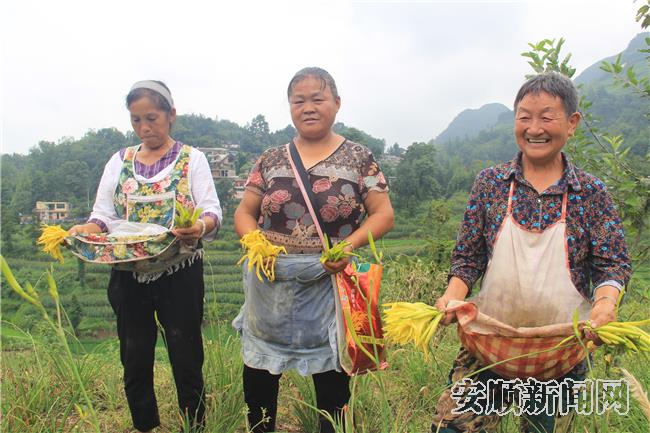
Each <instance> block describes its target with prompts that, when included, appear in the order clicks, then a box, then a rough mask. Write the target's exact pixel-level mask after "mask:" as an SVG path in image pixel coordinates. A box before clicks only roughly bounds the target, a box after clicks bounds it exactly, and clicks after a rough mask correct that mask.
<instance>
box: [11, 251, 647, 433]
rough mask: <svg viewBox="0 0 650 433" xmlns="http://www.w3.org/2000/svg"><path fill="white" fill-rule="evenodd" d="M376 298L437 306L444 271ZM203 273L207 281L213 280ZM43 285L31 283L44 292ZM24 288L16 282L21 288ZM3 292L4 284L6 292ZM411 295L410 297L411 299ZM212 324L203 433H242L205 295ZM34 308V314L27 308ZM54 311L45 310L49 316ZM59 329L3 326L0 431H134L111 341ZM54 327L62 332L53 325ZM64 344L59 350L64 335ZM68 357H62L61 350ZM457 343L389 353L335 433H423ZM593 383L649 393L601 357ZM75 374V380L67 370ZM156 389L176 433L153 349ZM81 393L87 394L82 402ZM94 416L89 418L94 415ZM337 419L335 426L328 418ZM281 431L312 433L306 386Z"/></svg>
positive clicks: (289, 381) (616, 425)
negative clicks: (626, 382)
mask: <svg viewBox="0 0 650 433" xmlns="http://www.w3.org/2000/svg"><path fill="white" fill-rule="evenodd" d="M386 266H387V269H386V273H385V280H384V284H383V287H382V290H383V291H384V293H383V296H382V299H383V300H384V301H391V300H409V298H408V296H418V299H421V298H425V299H429V300H431V299H435V297H436V296H437V295H438V294H439V293H440V291H441V290H442V289H443V287H444V284H445V279H444V278H443V277H442V273H443V270H442V269H438V268H436V267H435V266H432V265H429V264H428V263H427V262H425V261H420V262H418V261H417V260H416V259H400V260H398V261H395V262H388V263H387V265H386ZM211 272H212V271H211V270H210V267H209V265H208V266H206V274H208V275H210V274H211ZM46 282H47V281H46V280H45V279H43V280H42V281H41V282H39V283H38V284H36V285H35V289H36V290H38V289H39V287H40V286H43V287H46ZM21 283H22V281H21ZM218 283H219V279H218V278H210V279H206V284H207V287H206V292H214V291H216V290H217V288H216V285H217V284H218ZM5 286H6V285H5ZM649 286H650V282H648V281H646V280H639V279H637V280H635V281H634V283H633V288H634V289H635V290H631V291H630V293H629V295H628V299H627V302H626V303H625V304H624V305H623V307H622V312H621V318H623V319H636V318H639V317H641V316H647V314H648V308H647V299H646V298H644V297H643V296H644V294H645V293H646V292H647V290H648V287H649ZM414 293H417V295H413V294H414ZM206 299H209V301H207V303H206V307H207V308H206V311H207V312H208V317H206V322H208V323H210V325H208V326H207V327H206V329H205V334H204V335H205V338H204V345H205V346H204V348H205V365H204V375H205V381H206V391H205V392H206V399H207V411H206V432H210V433H212V432H218V433H245V432H246V416H245V411H246V408H245V404H244V399H243V391H242V379H241V375H242V362H241V355H240V345H239V339H238V338H237V336H236V335H235V334H234V332H233V331H232V329H231V327H230V325H229V323H227V322H220V321H218V320H214V317H211V316H210V314H213V312H218V311H219V310H220V309H223V308H230V307H226V306H225V305H224V304H221V303H219V302H218V298H217V297H216V296H214V295H209V296H206ZM31 308H37V307H35V306H31ZM48 311H51V310H48ZM59 311H60V313H59V314H60V317H61V321H60V322H59V321H58V319H57V317H59V316H56V315H53V316H51V317H53V319H52V320H53V322H52V323H53V324H54V325H55V326H54V327H53V326H50V324H46V323H45V322H44V323H43V324H41V325H40V326H38V327H36V328H34V329H33V331H32V332H31V333H30V332H27V331H22V330H20V329H16V328H15V327H14V326H13V325H11V324H9V323H6V322H3V323H2V326H3V333H2V334H3V342H4V341H5V334H7V335H9V334H11V335H12V337H11V338H12V340H16V341H17V340H19V341H21V344H20V345H11V347H9V346H8V345H5V350H3V352H2V385H1V386H2V389H1V391H2V403H1V405H2V406H1V407H2V418H1V420H0V422H1V428H0V430H1V431H3V432H16V433H23V432H44V433H55V432H56V433H68V432H82V433H86V432H96V431H101V432H111V433H112V432H117V433H127V432H132V431H133V429H132V424H131V419H130V414H129V409H128V406H127V404H126V398H125V397H124V391H123V382H122V367H121V365H120V360H119V345H118V342H117V339H116V338H115V337H113V338H110V339H108V340H106V341H105V342H103V343H102V344H99V345H96V346H94V348H93V350H86V349H84V347H83V346H82V345H81V344H80V343H79V342H78V341H77V340H76V338H75V337H74V334H73V333H72V332H71V330H70V328H69V326H68V324H67V322H66V320H65V312H64V311H63V308H62V306H60V310H59ZM59 323H60V325H59ZM62 336H63V337H65V342H64V341H63V340H62V339H61V337H62ZM66 346H67V347H68V349H69V350H66V349H65V347H66ZM458 347H459V343H458V339H457V337H456V333H455V329H454V328H447V329H446V330H444V331H443V332H442V334H441V335H440V336H439V341H438V343H437V345H436V350H435V351H434V353H433V357H432V358H430V359H429V360H425V359H424V357H423V356H422V354H421V353H419V352H417V351H415V350H414V349H412V348H410V347H405V348H397V347H389V351H388V359H387V360H388V362H389V364H390V367H389V369H388V370H387V371H383V372H379V373H370V374H367V375H364V376H358V377H354V378H353V379H352V381H351V387H352V399H351V401H350V405H349V410H348V411H347V413H346V417H347V423H346V424H341V423H338V424H337V425H336V429H337V432H339V433H341V432H344V433H350V432H351V431H352V426H354V432H356V433H407V432H408V433H412V432H416V433H417V432H428V431H430V424H431V419H432V416H433V412H434V409H435V404H436V401H437V399H438V397H439V395H440V393H441V392H442V391H443V390H444V389H445V387H446V386H448V384H447V376H448V373H449V369H450V367H451V364H452V361H453V359H454V357H455V356H456V353H457V351H458ZM593 365H594V371H593V373H592V378H608V379H618V378H620V377H622V373H621V372H620V370H619V367H625V368H627V369H628V370H629V371H630V372H631V373H632V374H633V375H634V376H635V377H636V378H637V379H638V382H639V384H640V386H642V387H644V388H645V390H646V392H647V390H648V388H649V387H650V386H649V384H650V366H649V365H648V364H647V363H643V362H640V359H639V358H637V357H636V356H634V355H629V354H618V353H607V352H606V351H604V350H603V349H599V350H598V351H596V352H595V355H594V362H593ZM75 370H76V371H77V373H78V377H77V376H75V374H74V371H75ZM155 388H156V394H157V397H158V404H159V408H160V414H161V423H162V424H161V427H160V428H158V429H157V431H158V432H169V431H172V432H173V431H178V429H179V427H180V425H181V424H182V422H183V420H182V419H181V417H180V415H179V413H178V409H177V400H176V391H175V386H174V381H173V377H172V373H171V367H170V365H169V361H168V359H167V354H166V353H165V349H164V347H157V348H156V364H155ZM84 390H85V393H86V395H87V399H86V397H84ZM93 413H94V415H93ZM332 421H334V420H332ZM518 421H519V419H518V418H516V417H515V416H513V415H509V416H507V417H505V419H504V420H503V421H502V423H501V426H500V427H499V431H500V432H516V431H517V430H518ZM277 425H278V426H279V428H280V431H288V432H308V433H311V432H314V431H316V430H315V429H316V426H317V425H318V413H317V412H316V409H315V395H314V391H313V385H312V381H311V380H310V379H309V378H302V377H300V376H298V375H297V374H291V373H290V374H287V375H285V377H284V378H283V382H282V386H281V396H280V405H279V410H278V424H277ZM596 430H597V431H598V432H599V433H619V432H630V433H647V432H648V431H650V424H649V423H648V420H647V419H646V418H645V417H644V415H643V410H642V407H641V406H640V405H639V403H638V402H637V401H636V400H634V399H631V401H630V411H629V413H628V414H627V415H625V416H620V415H617V414H616V413H614V412H608V413H606V414H604V415H603V416H599V417H584V416H577V417H576V420H575V423H574V428H573V431H576V432H585V431H586V432H594V431H596Z"/></svg>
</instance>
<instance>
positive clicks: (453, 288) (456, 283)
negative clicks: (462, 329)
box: [435, 277, 469, 326]
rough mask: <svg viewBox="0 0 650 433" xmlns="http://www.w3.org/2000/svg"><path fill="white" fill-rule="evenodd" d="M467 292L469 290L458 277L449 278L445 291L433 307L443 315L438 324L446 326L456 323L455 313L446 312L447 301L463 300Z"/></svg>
mask: <svg viewBox="0 0 650 433" xmlns="http://www.w3.org/2000/svg"><path fill="white" fill-rule="evenodd" d="M468 292H469V288H468V287H467V284H465V282H464V281H463V280H461V279H460V278H458V277H451V279H450V280H449V285H448V286H447V290H446V291H445V293H444V294H443V295H442V296H441V297H439V298H438V300H437V301H436V304H435V307H436V308H437V309H438V311H442V312H444V313H445V318H444V319H442V322H440V323H442V324H443V325H445V326H447V325H449V324H450V323H452V322H454V321H456V313H454V312H447V304H448V303H449V301H462V300H464V299H465V297H466V296H467V293H468Z"/></svg>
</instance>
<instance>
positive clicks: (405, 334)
mask: <svg viewBox="0 0 650 433" xmlns="http://www.w3.org/2000/svg"><path fill="white" fill-rule="evenodd" d="M383 306H384V308H386V309H385V310H384V315H385V319H384V336H385V337H386V339H388V340H389V341H392V342H394V343H397V344H401V345H405V344H408V343H413V344H414V345H415V347H416V348H418V349H420V350H421V351H422V352H423V353H424V356H425V358H428V357H429V343H430V341H431V339H432V338H433V336H434V335H435V334H436V330H437V329H438V325H439V324H440V321H441V320H442V319H443V317H444V316H445V315H444V313H443V312H441V311H439V310H438V309H437V308H435V307H432V306H430V305H427V304H425V303H423V302H414V303H412V302H391V303H387V304H384V305H383Z"/></svg>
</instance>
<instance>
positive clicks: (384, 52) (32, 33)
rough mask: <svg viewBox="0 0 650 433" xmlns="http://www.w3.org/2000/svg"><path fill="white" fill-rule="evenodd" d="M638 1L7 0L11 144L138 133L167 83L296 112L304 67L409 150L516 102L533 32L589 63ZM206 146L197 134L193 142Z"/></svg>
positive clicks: (377, 130)
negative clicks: (141, 109)
mask: <svg viewBox="0 0 650 433" xmlns="http://www.w3.org/2000/svg"><path fill="white" fill-rule="evenodd" d="M641 4H643V0H641V2H636V3H634V2H633V1H632V0H585V1H582V0H545V1H412V2H396V1H395V2H385V1H355V2H349V1H345V2H343V1H326V2H315V1H307V0H295V1H277V0H263V1H242V0H237V1H218V2H217V1H210V2H208V1H205V2H199V1H193V0H185V1H182V2H181V1H173V2H172V1H162V0H157V1H149V0H137V1H134V0H130V1H123V0H112V1H107V2H97V1H88V0H84V1H68V0H58V1H45V0H43V1H32V0H13V1H7V2H3V5H2V6H1V7H0V8H1V9H0V10H1V15H2V18H0V20H1V23H0V27H1V29H0V32H1V33H2V41H1V43H2V107H1V111H0V116H1V119H2V152H3V153H12V152H19V153H27V152H28V150H29V148H30V147H32V146H34V145H36V144H37V143H38V142H39V141H40V140H49V141H55V142H56V141H59V140H60V139H61V138H63V137H74V138H80V137H81V136H83V135H84V133H85V132H87V131H88V130H89V129H100V128H105V127H116V128H118V129H119V130H120V131H122V132H126V131H128V130H129V129H130V124H129V116H128V112H127V111H126V109H125V107H124V97H125V95H126V93H127V92H128V89H129V88H130V86H131V84H132V83H133V82H135V81H138V80H142V79H159V80H163V81H165V82H166V83H167V84H168V86H169V87H170V88H171V91H172V95H173V97H174V100H175V103H176V107H177V110H178V113H179V114H188V113H197V114H203V115H205V116H207V117H211V118H214V117H218V118H219V119H228V120H231V121H234V122H237V123H238V124H240V125H244V124H246V123H247V122H249V121H250V120H251V119H252V118H253V117H254V116H255V115H257V114H260V113H261V114H263V115H264V116H265V117H266V119H267V121H268V122H269V125H270V128H271V130H275V129H280V128H283V127H285V126H286V125H288V124H289V123H290V122H291V119H290V117H289V110H288V104H287V101H286V93H285V92H286V86H287V84H288V82H289V80H290V79H291V77H292V76H293V74H294V73H295V72H296V71H297V70H299V69H300V68H302V67H304V66H320V67H323V68H325V69H327V70H328V71H329V72H330V73H331V74H332V75H333V76H334V78H335V80H336V82H337V85H338V88H339V93H340V95H341V98H342V107H341V110H340V112H339V115H338V120H339V121H342V122H344V123H346V124H347V125H350V126H355V127H357V128H360V129H362V130H364V131H366V132H368V133H369V134H371V135H373V136H375V137H379V138H385V139H386V142H387V144H388V145H392V144H393V143H394V142H398V143H399V144H400V145H401V146H403V147H406V146H408V145H409V144H411V143H412V142H414V141H427V140H429V139H431V138H434V137H435V136H436V135H438V134H439V133H440V132H442V130H443V129H444V128H445V127H446V126H447V125H448V124H449V122H450V121H451V120H452V119H453V118H454V117H455V116H456V115H457V114H458V113H459V112H460V111H462V110H463V109H466V108H478V107H480V106H481V105H483V104H486V103H490V102H501V103H503V104H505V105H507V106H511V103H512V100H513V99H514V95H515V93H516V91H517V89H518V88H519V85H520V84H521V83H522V81H523V76H524V75H525V74H526V73H529V72H530V68H529V66H528V65H527V64H526V61H525V59H524V58H522V57H521V56H520V53H521V52H523V51H526V50H527V49H528V46H527V43H528V42H537V41H539V40H541V39H544V38H559V37H564V38H565V39H566V40H567V42H566V44H565V47H566V52H571V53H573V57H572V64H573V66H574V67H576V68H577V69H578V73H580V72H581V71H582V70H584V69H585V68H586V67H588V66H589V65H591V64H592V63H594V62H596V61H598V60H600V59H602V58H604V57H607V56H609V55H613V54H616V53H618V52H620V51H622V50H623V49H625V48H626V46H627V44H628V42H629V41H630V40H631V39H632V38H633V37H634V36H635V35H636V34H637V33H640V32H641V27H640V25H639V24H638V23H636V22H635V21H634V16H635V12H636V10H637V9H638V8H639V7H640V6H641ZM189 144H191V143H189Z"/></svg>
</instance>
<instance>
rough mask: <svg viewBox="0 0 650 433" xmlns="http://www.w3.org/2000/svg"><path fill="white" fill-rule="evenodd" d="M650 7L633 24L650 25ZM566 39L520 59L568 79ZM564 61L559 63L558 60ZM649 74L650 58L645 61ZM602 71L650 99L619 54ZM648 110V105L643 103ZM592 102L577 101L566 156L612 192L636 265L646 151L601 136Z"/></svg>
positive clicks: (647, 177)
mask: <svg viewBox="0 0 650 433" xmlns="http://www.w3.org/2000/svg"><path fill="white" fill-rule="evenodd" d="M649 9H650V7H648V6H646V5H644V6H642V7H641V8H640V9H639V12H638V13H637V21H642V27H643V28H646V27H647V26H648V25H650V14H649ZM645 42H646V45H647V48H646V49H643V50H641V51H642V52H644V53H648V52H650V38H646V40H645ZM563 43H564V39H560V40H559V41H557V43H556V42H555V40H549V39H545V40H543V41H541V42H539V43H537V44H529V45H530V47H531V48H532V50H531V51H529V52H526V53H523V54H522V56H525V57H528V58H530V59H531V60H530V61H529V64H530V65H531V66H532V68H533V69H534V70H535V72H536V73H540V72H545V71H556V72H560V73H562V74H565V75H567V76H568V77H572V76H573V74H574V73H575V68H572V67H571V66H569V64H568V62H569V59H570V58H571V55H570V54H568V55H566V56H564V58H563V59H562V56H561V55H560V51H561V48H562V44H563ZM560 59H562V60H560ZM646 61H647V62H648V69H647V70H650V57H646ZM601 69H602V70H604V71H605V72H608V73H610V74H612V75H613V78H614V80H615V82H618V83H619V84H622V85H623V87H627V88H632V89H634V90H635V91H636V93H637V95H638V97H640V98H644V99H650V78H649V77H648V76H647V75H643V76H641V77H639V76H637V74H636V72H635V71H634V70H633V69H631V68H626V67H625V66H624V65H622V64H621V63H620V56H619V58H618V59H617V60H616V61H615V62H614V63H608V62H604V63H603V65H602V67H601ZM646 106H647V105H646ZM590 107H591V102H590V101H589V100H587V99H586V98H585V97H584V96H583V97H581V98H580V105H579V110H580V112H581V113H582V117H583V121H582V123H583V125H584V127H582V128H579V129H578V130H577V131H576V134H575V136H574V137H573V138H572V139H571V140H569V142H568V144H567V152H569V153H570V154H571V156H572V159H573V161H574V162H576V163H577V164H578V165H579V166H581V167H582V168H584V169H586V170H588V171H589V172H591V173H593V174H595V175H596V176H598V177H599V178H600V179H601V180H603V181H604V182H605V184H606V185H607V186H608V188H609V189H610V190H611V191H612V192H613V194H612V196H613V198H614V200H615V201H616V202H617V204H618V208H619V213H620V215H621V218H622V219H623V223H624V225H625V228H626V234H627V238H628V245H629V247H630V253H631V257H632V259H633V261H635V262H636V263H635V264H636V266H633V269H636V268H638V267H639V264H640V263H644V262H646V261H648V260H649V259H650V242H649V241H648V239H647V238H648V236H647V233H648V229H650V153H646V155H645V158H637V159H635V158H633V157H630V155H629V152H630V147H629V146H627V145H625V144H624V139H623V136H621V135H610V134H608V133H606V132H601V131H600V130H599V129H598V128H596V127H595V126H594V117H593V115H592V114H591V113H590V111H589V108H590Z"/></svg>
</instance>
